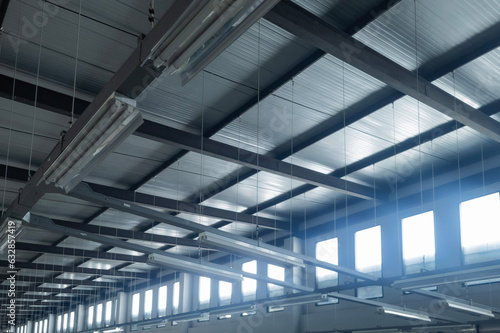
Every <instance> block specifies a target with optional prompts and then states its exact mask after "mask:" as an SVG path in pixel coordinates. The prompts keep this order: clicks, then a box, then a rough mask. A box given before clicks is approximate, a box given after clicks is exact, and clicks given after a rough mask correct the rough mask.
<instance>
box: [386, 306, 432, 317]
mask: <svg viewBox="0 0 500 333" xmlns="http://www.w3.org/2000/svg"><path fill="white" fill-rule="evenodd" d="M378 311H379V312H380V313H384V314H389V315H394V316H399V317H404V318H408V319H417V320H422V321H431V318H429V316H428V315H426V314H422V313H418V312H413V311H407V310H400V309H396V308H391V307H386V306H382V307H379V308H378Z"/></svg>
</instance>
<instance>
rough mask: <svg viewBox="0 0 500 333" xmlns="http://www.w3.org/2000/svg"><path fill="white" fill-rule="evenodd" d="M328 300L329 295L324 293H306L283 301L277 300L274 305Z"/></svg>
mask: <svg viewBox="0 0 500 333" xmlns="http://www.w3.org/2000/svg"><path fill="white" fill-rule="evenodd" d="M327 300H328V295H326V294H323V295H319V294H316V295H305V296H297V297H291V298H289V299H284V300H282V301H275V302H274V303H275V304H274V305H275V306H280V307H283V306H294V305H303V304H310V303H316V302H320V301H327Z"/></svg>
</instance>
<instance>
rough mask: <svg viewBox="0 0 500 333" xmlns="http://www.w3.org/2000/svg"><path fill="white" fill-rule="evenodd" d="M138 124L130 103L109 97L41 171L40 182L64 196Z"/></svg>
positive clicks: (138, 114) (112, 96) (139, 115)
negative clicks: (42, 171) (50, 163)
mask: <svg viewBox="0 0 500 333" xmlns="http://www.w3.org/2000/svg"><path fill="white" fill-rule="evenodd" d="M142 122H143V120H142V116H141V113H140V112H139V110H138V109H136V107H135V101H134V100H132V99H128V98H123V97H117V96H115V94H112V95H111V96H110V97H109V98H108V100H106V102H105V103H104V104H103V105H102V106H101V108H100V109H99V110H98V111H97V112H96V114H95V115H94V116H93V117H92V119H91V120H90V121H89V122H88V123H87V125H86V126H85V127H84V128H83V129H82V130H81V131H80V132H79V133H78V134H77V135H76V137H75V138H74V139H73V141H71V143H70V144H69V145H67V146H66V148H64V150H63V151H62V152H61V154H59V156H58V157H57V159H56V160H55V161H54V163H52V165H51V166H50V167H49V168H48V169H47V170H46V171H45V172H44V174H43V177H42V180H44V181H45V183H46V184H49V183H54V184H55V185H56V186H57V187H60V188H62V189H64V190H65V191H66V192H67V193H68V192H69V191H71V190H72V189H73V188H74V187H75V186H76V185H77V184H78V183H79V182H80V181H81V180H83V178H84V177H85V176H86V175H87V174H88V173H90V171H91V170H92V168H93V167H95V166H96V165H97V163H99V162H100V161H102V160H103V159H104V158H105V157H106V156H108V155H109V153H110V152H111V151H112V150H113V149H114V148H115V147H116V146H118V145H119V144H120V143H122V142H123V141H124V140H125V139H126V138H127V137H128V136H129V135H130V134H131V133H132V132H133V131H135V130H136V129H137V127H139V125H140V124H142ZM62 140H64V138H63V139H62Z"/></svg>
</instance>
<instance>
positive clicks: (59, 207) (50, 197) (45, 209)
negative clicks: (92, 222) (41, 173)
mask: <svg viewBox="0 0 500 333" xmlns="http://www.w3.org/2000/svg"><path fill="white" fill-rule="evenodd" d="M99 208H100V206H98V205H94V204H89V203H87V202H86V201H82V200H78V199H75V198H73V197H69V196H65V195H62V194H51V193H49V194H46V195H44V196H43V197H42V199H40V200H39V201H38V202H37V204H36V205H35V206H34V207H33V209H32V211H31V212H32V213H34V214H38V215H41V216H45V217H48V218H54V219H59V220H68V221H83V220H85V219H86V218H88V217H89V216H91V215H93V214H95V213H96V212H97V211H98V210H99Z"/></svg>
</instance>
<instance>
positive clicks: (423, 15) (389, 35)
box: [354, 0, 500, 70]
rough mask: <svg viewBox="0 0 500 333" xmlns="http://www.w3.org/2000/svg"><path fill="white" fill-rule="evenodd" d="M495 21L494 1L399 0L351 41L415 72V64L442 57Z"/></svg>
mask: <svg viewBox="0 0 500 333" xmlns="http://www.w3.org/2000/svg"><path fill="white" fill-rule="evenodd" d="M414 6H416V9H417V13H416V19H417V33H415V8H414ZM499 19H500V9H499V8H498V2H496V1H487V0H481V1H474V2H468V1H458V2H457V1H453V0H442V1H420V2H414V1H410V0H403V1H401V2H400V3H398V4H396V5H395V6H394V7H393V8H392V9H391V10H390V11H388V12H386V13H384V14H383V15H382V16H381V17H380V18H379V19H377V20H376V21H374V22H372V23H371V24H370V25H368V26H367V27H366V28H365V29H363V30H361V31H359V32H358V33H357V34H356V35H355V36H354V37H355V38H356V39H357V40H359V41H361V42H363V43H364V44H366V45H367V46H369V47H370V48H372V49H374V50H376V51H377V52H379V53H381V54H383V55H384V56H386V57H388V58H389V59H391V60H393V61H395V62H396V63H398V64H400V65H401V66H403V67H405V68H407V69H409V70H415V68H416V67H417V64H418V66H420V65H422V64H423V63H426V62H428V61H430V60H432V59H433V58H435V57H436V56H438V55H441V54H444V53H445V52H447V51H449V50H451V49H452V48H453V47H454V46H456V45H458V44H461V43H463V42H464V41H466V40H468V39H469V38H471V37H473V36H474V35H475V34H477V33H478V32H480V31H482V30H485V29H486V28H488V27H490V26H492V25H493V24H495V23H496V22H498V20H499ZM416 37H418V50H417V48H416V47H415V46H416V45H415V39H416ZM415 56H417V57H418V59H416V58H415Z"/></svg>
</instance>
